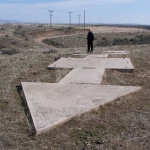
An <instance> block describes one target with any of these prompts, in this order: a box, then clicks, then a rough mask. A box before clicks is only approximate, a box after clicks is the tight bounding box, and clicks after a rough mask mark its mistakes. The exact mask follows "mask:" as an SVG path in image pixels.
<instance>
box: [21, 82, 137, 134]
mask: <svg viewBox="0 0 150 150" xmlns="http://www.w3.org/2000/svg"><path fill="white" fill-rule="evenodd" d="M21 85H22V88H23V91H24V95H25V99H26V101H27V105H28V108H29V110H30V114H31V117H32V120H33V123H34V127H35V130H36V133H37V134H40V133H42V132H45V131H47V130H49V129H51V128H52V127H54V126H56V125H58V124H61V123H63V122H65V121H67V120H69V119H71V118H72V117H74V116H76V115H81V114H82V113H85V112H87V111H90V110H92V109H96V108H99V106H101V105H104V104H106V103H108V102H110V101H113V100H115V99H116V98H118V97H121V96H124V95H126V94H129V93H133V92H136V91H138V90H140V87H134V86H111V85H91V84H61V83H32V82H30V83H29V82H22V83H21Z"/></svg>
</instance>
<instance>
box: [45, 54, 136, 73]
mask: <svg viewBox="0 0 150 150" xmlns="http://www.w3.org/2000/svg"><path fill="white" fill-rule="evenodd" d="M47 68H48V69H54V68H70V69H72V68H83V69H85V68H86V69H88V68H90V69H91V68H93V69H98V68H105V69H117V70H119V69H120V70H131V71H134V67H133V65H132V63H131V61H130V58H101V57H96V56H92V55H90V56H87V57H85V58H61V59H59V60H58V61H56V62H54V63H53V64H51V65H49V66H48V67H47Z"/></svg>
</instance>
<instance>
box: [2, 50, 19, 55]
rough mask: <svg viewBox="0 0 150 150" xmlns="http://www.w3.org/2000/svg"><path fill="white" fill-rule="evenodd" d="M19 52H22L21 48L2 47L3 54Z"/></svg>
mask: <svg viewBox="0 0 150 150" xmlns="http://www.w3.org/2000/svg"><path fill="white" fill-rule="evenodd" d="M18 53H20V50H18V49H16V48H8V49H2V54H7V55H13V54H18Z"/></svg>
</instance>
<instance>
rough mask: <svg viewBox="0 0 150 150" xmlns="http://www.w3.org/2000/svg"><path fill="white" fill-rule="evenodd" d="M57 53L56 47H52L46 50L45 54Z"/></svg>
mask: <svg viewBox="0 0 150 150" xmlns="http://www.w3.org/2000/svg"><path fill="white" fill-rule="evenodd" d="M50 53H57V50H56V49H51V50H49V51H44V52H43V54H50Z"/></svg>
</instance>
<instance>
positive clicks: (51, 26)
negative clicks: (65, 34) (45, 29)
mask: <svg viewBox="0 0 150 150" xmlns="http://www.w3.org/2000/svg"><path fill="white" fill-rule="evenodd" d="M48 11H49V12H50V15H49V16H50V28H51V27H52V25H51V24H52V16H53V15H52V12H54V10H48Z"/></svg>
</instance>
